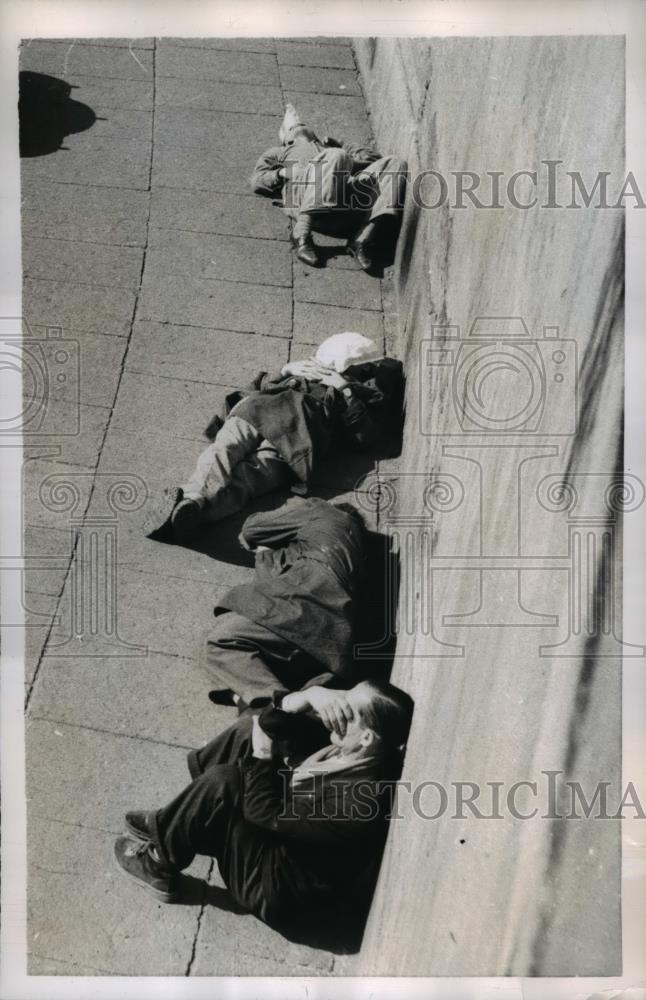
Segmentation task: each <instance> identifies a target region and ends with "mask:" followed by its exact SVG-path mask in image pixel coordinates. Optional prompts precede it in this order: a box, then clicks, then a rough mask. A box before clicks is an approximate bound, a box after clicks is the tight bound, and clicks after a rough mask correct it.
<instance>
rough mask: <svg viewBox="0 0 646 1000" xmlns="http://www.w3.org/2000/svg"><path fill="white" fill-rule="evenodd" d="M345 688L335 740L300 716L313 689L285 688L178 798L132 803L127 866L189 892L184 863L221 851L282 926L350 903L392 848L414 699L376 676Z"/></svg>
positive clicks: (226, 872) (269, 918) (194, 758)
mask: <svg viewBox="0 0 646 1000" xmlns="http://www.w3.org/2000/svg"><path fill="white" fill-rule="evenodd" d="M325 693H326V695H327V697H328V699H331V698H332V697H334V695H335V693H334V692H331V691H328V692H325ZM336 694H337V695H341V697H342V698H343V713H342V719H343V721H341V717H339V722H338V725H337V726H336V727H335V728H333V730H332V732H331V734H328V735H329V739H328V741H327V743H324V742H323V740H324V739H325V737H323V738H322V739H321V733H325V732H326V730H325V729H323V728H322V727H320V726H319V730H318V731H319V737H318V746H316V748H315V749H314V750H313V752H312V751H311V749H310V752H309V754H308V755H307V756H304V755H303V748H304V746H305V738H304V729H303V726H302V725H300V726H296V727H295V728H294V727H293V726H292V725H290V722H291V720H294V722H296V721H298V720H299V716H300V714H301V713H304V712H307V711H308V710H310V709H311V707H312V706H311V702H310V701H309V696H308V693H307V691H305V692H295V693H292V694H287V695H285V696H281V695H280V694H278V695H277V696H276V704H278V705H280V708H278V709H277V708H275V707H269V708H267V709H264V710H263V712H262V714H261V715H260V717H258V716H257V715H256V714H252V713H251V712H249V713H248V714H247V715H246V716H243V717H241V719H239V720H238V722H237V723H236V725H235V726H234V727H232V728H231V729H230V730H228V731H227V732H225V733H223V734H222V735H221V736H219V737H217V738H216V739H215V740H214V741H212V743H210V744H208V745H207V746H206V747H204V748H203V749H202V750H201V751H198V752H197V753H195V752H193V753H192V754H191V755H190V757H189V768H190V772H191V776H192V778H193V780H192V781H191V783H190V784H189V785H188V786H187V787H186V788H185V789H184V790H183V791H182V792H180V794H179V795H177V796H176V798H175V799H173V801H172V802H171V803H170V804H169V805H167V806H165V807H164V808H162V809H159V810H157V811H153V812H131V813H127V814H126V828H127V830H128V835H127V836H120V837H118V838H117V840H116V843H115V856H116V859H117V862H118V864H119V865H120V866H121V868H122V870H123V871H124V872H125V873H126V874H127V875H129V876H130V877H131V878H132V879H134V880H135V881H136V882H138V883H139V884H140V885H141V886H142V887H144V888H145V889H147V890H148V891H149V892H150V893H152V894H153V895H154V896H155V897H156V898H157V899H158V900H161V901H163V902H169V903H170V902H181V882H180V878H179V874H180V872H181V871H182V869H185V868H187V867H188V866H189V865H190V864H191V862H192V861H193V859H194V857H195V856H196V855H197V854H202V855H207V856H209V857H214V858H216V860H217V863H218V867H219V869H220V873H221V875H222V878H223V880H224V882H225V885H226V886H227V888H228V889H229V892H230V893H231V895H232V897H233V899H234V900H235V902H236V903H238V904H239V905H240V906H242V907H243V908H244V909H245V910H247V911H249V912H251V913H253V914H255V915H256V916H257V917H259V918H260V919H261V920H263V921H265V922H266V923H268V924H270V925H272V926H274V927H277V928H279V929H280V928H281V927H282V926H284V925H285V924H286V923H288V922H290V921H291V920H298V916H299V913H303V914H304V915H308V914H310V915H311V914H312V912H313V911H315V910H316V909H317V907H318V906H320V905H322V904H324V903H326V902H329V901H333V902H335V904H336V905H338V906H339V907H340V908H341V907H343V901H342V900H343V897H344V896H345V897H348V896H349V895H350V894H354V893H355V892H357V890H358V888H359V887H360V886H361V884H362V881H364V880H365V879H367V878H369V877H370V876H371V875H373V874H374V868H375V863H376V862H377V861H378V859H379V857H380V854H381V850H382V848H383V843H384V836H385V832H386V825H387V818H388V812H389V806H390V805H391V801H392V793H393V782H395V781H396V780H397V778H398V777H399V774H400V768H401V760H402V753H401V748H402V746H403V744H404V743H405V742H406V739H407V737H408V730H409V727H410V721H411V717H412V710H413V703H412V700H411V698H410V697H409V696H408V695H407V694H405V693H404V692H403V691H400V690H399V689H398V688H395V687H393V686H392V685H388V684H387V685H381V686H376V685H374V684H373V683H371V682H365V681H364V682H362V683H361V684H359V685H357V686H356V687H354V688H352V689H351V690H350V691H348V692H346V693H345V694H342V693H340V692H337V693H336ZM317 711H318V713H319V714H320V715H323V704H322V703H321V702H319V703H318V709H317ZM292 732H294V733H295V742H296V744H297V745H298V747H297V749H296V751H294V750H293V749H292V747H291V745H290V744H291V743H292V740H291V736H290V734H291V733H292ZM308 738H309V739H310V745H309V746H310V748H311V747H312V746H313V745H315V744H316V740H314V744H313V743H312V742H311V740H312V737H311V735H310V736H309V737H308Z"/></svg>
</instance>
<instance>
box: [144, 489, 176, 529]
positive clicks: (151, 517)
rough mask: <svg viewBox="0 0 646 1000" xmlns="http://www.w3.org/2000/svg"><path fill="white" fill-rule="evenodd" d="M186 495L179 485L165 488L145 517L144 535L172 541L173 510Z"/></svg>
mask: <svg viewBox="0 0 646 1000" xmlns="http://www.w3.org/2000/svg"><path fill="white" fill-rule="evenodd" d="M183 497H184V493H183V491H182V490H181V489H180V487H179V486H171V487H170V488H168V489H165V490H164V492H163V493H162V495H161V497H159V499H158V500H157V502H156V503H155V504H153V506H152V507H151V508H150V510H149V511H148V513H147V514H146V517H145V519H144V535H146V537H147V538H152V539H154V540H155V541H156V542H170V541H172V537H173V526H172V524H171V518H172V514H173V511H174V510H175V508H176V507H177V505H178V504H179V503H181V501H182V499H183Z"/></svg>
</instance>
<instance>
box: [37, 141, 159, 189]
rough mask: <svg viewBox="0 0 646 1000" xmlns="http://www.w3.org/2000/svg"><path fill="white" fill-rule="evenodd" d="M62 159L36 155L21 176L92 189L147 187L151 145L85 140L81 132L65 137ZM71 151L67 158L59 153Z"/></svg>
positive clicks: (136, 142) (135, 142)
mask: <svg viewBox="0 0 646 1000" xmlns="http://www.w3.org/2000/svg"><path fill="white" fill-rule="evenodd" d="M65 145H66V146H67V147H68V149H67V150H61V156H56V157H49V156H38V157H32V158H31V159H29V160H23V161H22V168H21V172H22V176H23V177H25V178H27V180H28V181H56V182H58V183H60V184H74V185H77V184H91V185H92V187H96V186H97V185H98V186H101V187H114V188H134V189H135V190H139V191H145V190H146V189H147V188H148V175H149V171H150V146H149V144H148V143H145V142H139V141H134V142H133V141H131V140H125V139H124V140H122V141H120V142H119V145H118V147H117V146H115V144H114V142H112V141H111V140H109V139H99V138H96V139H88V138H87V137H86V136H85V135H84V133H82V132H81V133H78V134H77V135H71V136H67V138H66V139H65ZM66 151H67V152H73V155H72V156H70V157H68V158H67V159H62V158H61V157H62V153H64V152H66Z"/></svg>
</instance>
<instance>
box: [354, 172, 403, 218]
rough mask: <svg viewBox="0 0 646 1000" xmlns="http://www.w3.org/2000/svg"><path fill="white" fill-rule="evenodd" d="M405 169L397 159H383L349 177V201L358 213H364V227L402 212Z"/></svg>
mask: <svg viewBox="0 0 646 1000" xmlns="http://www.w3.org/2000/svg"><path fill="white" fill-rule="evenodd" d="M407 169H408V167H407V164H406V161H405V160H401V159H400V158H399V157H398V156H382V157H381V159H379V160H375V162H374V163H371V164H369V166H367V167H366V168H365V169H364V170H360V171H359V172H358V173H356V174H354V175H353V176H352V178H351V180H350V190H351V192H352V195H353V197H351V201H352V204H353V206H354V207H355V209H356V210H357V211H365V217H364V218H365V222H366V223H367V222H374V220H375V219H378V218H379V217H380V216H381V215H394V216H396V215H399V214H400V213H401V212H402V210H403V208H404V199H405V197H406V172H407Z"/></svg>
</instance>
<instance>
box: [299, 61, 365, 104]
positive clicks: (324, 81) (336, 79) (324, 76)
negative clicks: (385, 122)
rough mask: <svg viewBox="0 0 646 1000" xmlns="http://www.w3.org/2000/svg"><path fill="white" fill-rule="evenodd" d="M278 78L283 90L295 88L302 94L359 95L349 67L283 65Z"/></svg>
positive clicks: (358, 89)
mask: <svg viewBox="0 0 646 1000" xmlns="http://www.w3.org/2000/svg"><path fill="white" fill-rule="evenodd" d="M280 78H281V82H282V85H283V90H284V91H292V90H296V91H299V92H300V93H303V94H349V95H350V96H354V97H360V96H361V87H360V85H359V81H358V80H357V76H356V73H354V72H353V71H352V70H349V69H321V68H319V67H313V66H287V65H283V66H281V68H280Z"/></svg>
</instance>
